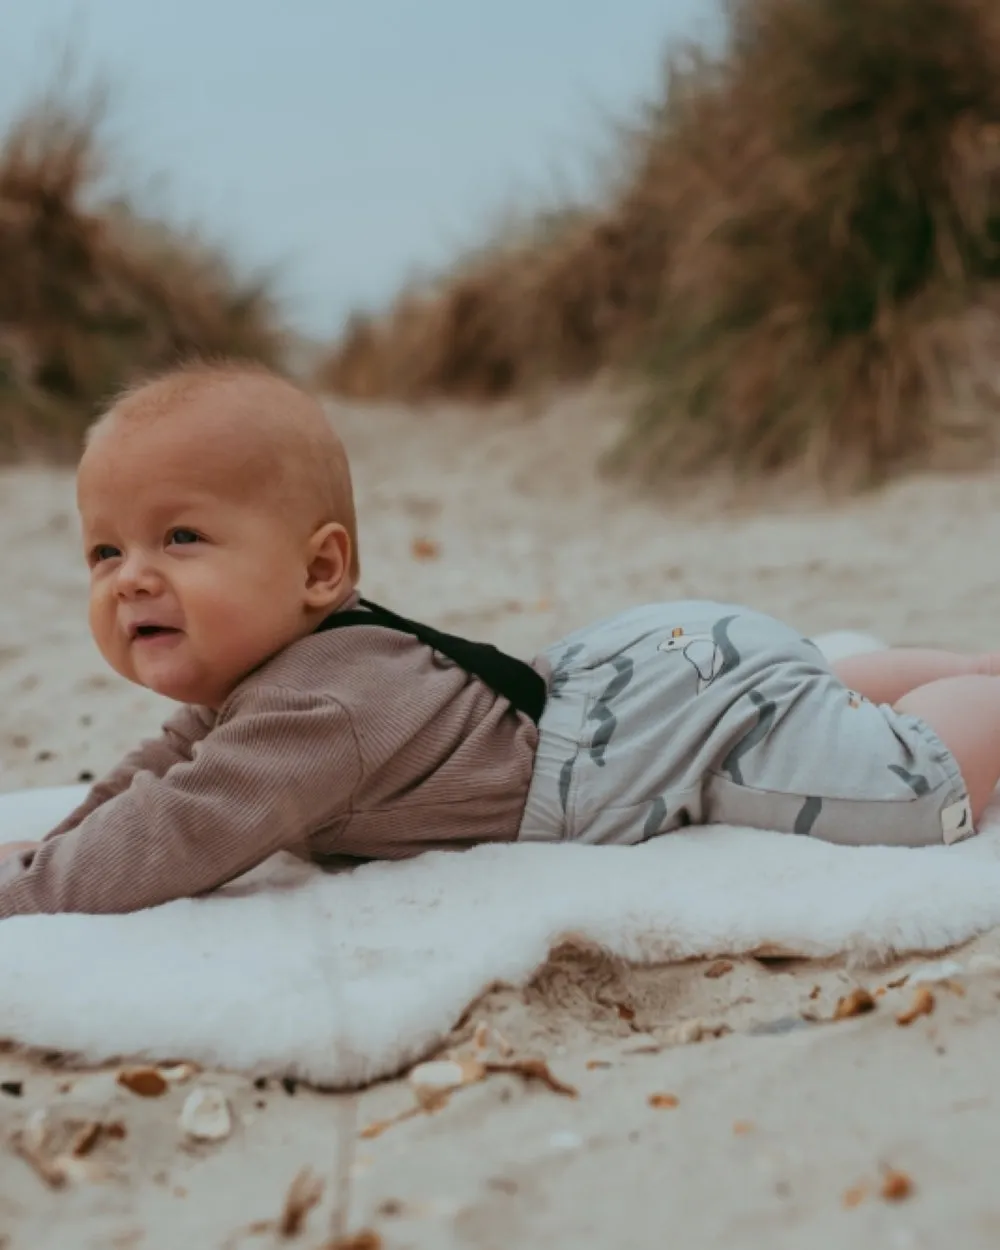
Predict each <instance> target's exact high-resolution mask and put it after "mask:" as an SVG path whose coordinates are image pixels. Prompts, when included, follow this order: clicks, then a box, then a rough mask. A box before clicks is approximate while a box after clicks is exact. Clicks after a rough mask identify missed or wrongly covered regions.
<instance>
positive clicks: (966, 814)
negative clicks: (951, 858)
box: [941, 797, 976, 846]
mask: <svg viewBox="0 0 1000 1250" xmlns="http://www.w3.org/2000/svg"><path fill="white" fill-rule="evenodd" d="M941 832H942V834H943V835H944V841H945V845H946V846H951V845H952V843H953V842H961V841H963V840H964V839H965V838H971V837H972V835H973V834H974V833H975V832H976V830H975V827H974V826H973V823H972V808H971V807H970V806H969V800H968V797H966V798H964V799H959V801H958V802H957V803H951V804H950V805H949V806H948V807H946V808H944V809H943V810H942V812H941Z"/></svg>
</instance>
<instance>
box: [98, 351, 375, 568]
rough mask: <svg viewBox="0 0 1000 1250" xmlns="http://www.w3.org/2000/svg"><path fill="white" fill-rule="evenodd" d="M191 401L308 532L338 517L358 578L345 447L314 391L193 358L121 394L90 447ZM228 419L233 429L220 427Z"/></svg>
mask: <svg viewBox="0 0 1000 1250" xmlns="http://www.w3.org/2000/svg"><path fill="white" fill-rule="evenodd" d="M195 405H197V406H198V407H199V408H202V407H204V408H205V410H206V411H205V420H206V422H208V423H211V422H212V420H213V417H214V418H215V420H216V421H217V423H218V428H219V432H220V433H221V434H223V435H224V436H226V435H229V436H231V437H233V438H234V440H235V439H238V440H239V442H238V446H235V447H234V455H236V454H238V455H239V460H240V463H241V465H242V467H243V468H244V470H247V469H249V470H250V471H251V472H252V473H253V475H254V478H255V480H256V482H257V483H259V485H260V486H261V488H263V489H265V490H267V491H268V493H273V494H275V495H277V496H278V497H279V498H280V502H281V504H282V506H283V507H287V508H289V509H291V510H292V511H293V513H294V514H296V515H301V516H302V518H303V520H304V521H305V522H306V523H307V524H308V525H310V526H311V527H312V528H313V529H317V528H319V527H320V526H321V525H325V524H327V523H328V522H331V521H335V522H337V523H338V524H340V525H342V526H343V527H344V529H345V530H346V531H347V535H348V538H349V539H350V544H351V564H350V574H351V579H352V580H353V581H354V582H355V583H357V581H358V578H359V576H360V571H361V568H360V559H359V555H358V524H357V513H356V509H355V505H354V486H353V483H352V481H351V469H350V463H349V461H348V458H347V452H346V450H345V448H344V444H343V443H342V442H341V439H340V437H339V435H338V434H337V432H336V430H335V429H334V427H333V424H332V422H331V421H330V419H329V417H328V416H327V414H326V412H325V411H324V409H323V406H322V404H321V403H320V402H319V400H318V399H316V397H315V396H314V395H311V394H310V393H309V392H308V391H306V390H304V389H303V388H302V387H301V386H299V385H297V384H296V383H294V382H292V381H290V380H289V379H288V378H285V377H282V376H281V375H280V374H277V373H275V372H273V371H272V370H270V369H267V368H265V367H264V366H262V365H256V364H244V363H242V362H239V361H226V360H223V361H215V362H205V361H191V362H188V363H186V364H183V365H180V366H178V367H177V368H174V369H170V370H168V371H166V372H164V373H161V374H159V375H156V376H154V377H151V378H147V379H145V380H143V381H141V382H140V383H138V384H137V385H135V386H131V387H129V388H128V389H126V390H124V391H122V392H120V393H119V394H118V396H116V398H115V399H114V400H113V402H112V403H111V405H110V406H109V407H108V409H107V411H106V412H105V413H104V414H103V415H102V416H101V417H99V418H98V420H97V421H95V422H94V424H93V425H92V426H91V427H90V429H89V430H88V432H87V440H86V441H87V446H88V447H89V446H90V444H91V443H92V442H93V441H94V439H95V438H98V437H99V436H100V434H101V433H102V432H103V431H106V430H108V429H110V428H122V427H123V426H124V427H125V428H129V427H134V426H139V425H141V424H143V423H145V422H149V421H158V420H169V419H170V417H171V416H175V415H177V414H178V413H179V412H180V411H184V410H187V411H190V410H191V409H192V408H193V407H194V406H195ZM224 424H228V425H229V426H230V427H231V429H228V430H227V429H224V428H223V427H224Z"/></svg>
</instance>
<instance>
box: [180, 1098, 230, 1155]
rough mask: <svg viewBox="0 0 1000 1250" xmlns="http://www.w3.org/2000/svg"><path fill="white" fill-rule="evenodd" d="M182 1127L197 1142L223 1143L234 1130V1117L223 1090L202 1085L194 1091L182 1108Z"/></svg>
mask: <svg viewBox="0 0 1000 1250" xmlns="http://www.w3.org/2000/svg"><path fill="white" fill-rule="evenodd" d="M180 1125H181V1128H182V1129H183V1130H184V1132H185V1133H186V1134H187V1135H188V1137H191V1138H193V1139H194V1140H195V1141H222V1139H223V1138H224V1137H228V1136H229V1134H230V1133H231V1132H232V1130H233V1117H232V1115H231V1114H230V1111H229V1103H228V1102H227V1101H226V1097H225V1095H224V1094H223V1092H222V1090H220V1089H216V1088H215V1087H214V1086H212V1085H202V1086H200V1087H199V1088H198V1089H195V1090H192V1091H191V1093H190V1094H188V1096H187V1098H186V1099H185V1101H184V1106H183V1107H182V1108H181V1115H180Z"/></svg>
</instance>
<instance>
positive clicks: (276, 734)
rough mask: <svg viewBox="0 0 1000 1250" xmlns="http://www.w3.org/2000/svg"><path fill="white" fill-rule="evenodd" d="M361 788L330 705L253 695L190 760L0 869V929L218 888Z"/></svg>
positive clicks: (337, 711)
mask: <svg viewBox="0 0 1000 1250" xmlns="http://www.w3.org/2000/svg"><path fill="white" fill-rule="evenodd" d="M360 777H361V763H360V756H359V753H358V749H357V744H356V741H355V736H354V728H353V726H352V724H351V721H350V718H349V716H348V715H347V713H346V712H345V711H344V710H343V709H342V707H341V705H340V704H339V703H338V702H337V701H336V700H334V699H332V698H329V697H325V696H322V695H314V694H311V693H303V692H297V691H289V690H286V689H283V688H273V687H254V688H253V689H251V690H247V691H246V692H245V693H244V694H242V695H239V696H237V697H236V699H235V701H234V703H233V705H232V706H231V707H229V708H227V709H225V715H224V716H222V715H220V718H219V722H218V724H217V725H216V727H215V728H214V729H213V730H212V731H211V732H210V733H208V734H207V735H206V736H205V737H204V738H203V739H202V740H201V741H200V742H196V743H195V744H194V746H193V748H192V751H191V757H190V758H189V759H183V758H182V759H180V760H179V761H177V762H175V763H173V764H172V765H170V766H169V767H168V768H167V769H166V770H165V772H164V773H163V775H162V776H158V775H156V772H155V771H153V770H149V769H143V768H141V769H139V770H138V771H135V772H134V773H133V774H132V776H131V781H130V783H129V784H128V785H127V787H126V788H125V789H123V790H121V791H120V792H119V793H118V794H116V795H114V797H111V798H108V799H107V800H106V801H104V802H102V803H101V804H100V805H99V806H98V807H96V808H95V809H94V810H92V811H91V812H90V813H89V814H88V815H86V816H85V817H83V819H82V820H80V822H79V823H78V824H77V825H76V826H75V827H74V828H71V829H68V830H66V831H65V832H63V833H61V834H60V835H59V836H58V837H50V838H49V839H47V840H46V841H44V842H42V843H41V844H40V845H39V847H38V848H37V849H36V850H35V851H32V852H26V853H25V854H24V855H23V856H14V857H12V858H11V859H9V860H6V861H3V862H2V863H0V917H8V916H15V915H24V914H30V913H35V912H89V913H99V912H130V911H138V910H140V909H142V908H145V907H152V906H155V905H156V904H158V903H165V902H168V901H169V900H171V899H175V898H181V897H188V896H192V895H196V894H201V893H204V892H206V891H209V890H212V889H215V888H217V887H218V886H220V885H223V884H225V882H227V881H231V880H232V879H233V878H234V877H238V876H239V875H240V874H241V873H243V872H246V871H248V870H249V869H250V868H252V867H254V866H255V865H256V864H259V863H261V862H262V861H263V860H265V859H266V858H267V857H268V856H269V855H272V854H273V853H274V852H276V851H279V850H282V849H285V848H289V847H293V846H300V845H301V844H302V843H303V841H304V840H305V839H306V838H307V837H308V835H309V833H310V831H312V830H314V829H316V828H318V827H319V826H320V825H322V824H323V823H324V822H326V821H329V820H330V819H331V818H332V817H333V816H335V815H336V814H337V813H338V812H339V811H347V810H348V809H349V807H350V804H351V800H352V797H353V794H354V791H355V789H356V788H357V785H358V782H359V780H360Z"/></svg>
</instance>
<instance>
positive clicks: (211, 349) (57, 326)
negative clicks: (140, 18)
mask: <svg viewBox="0 0 1000 1250" xmlns="http://www.w3.org/2000/svg"><path fill="white" fill-rule="evenodd" d="M102 120H103V106H102V103H101V101H100V99H99V97H98V96H97V94H96V93H95V94H92V95H91V96H89V97H88V98H87V99H85V100H84V99H65V100H60V99H59V98H58V97H57V96H54V95H52V94H47V95H46V96H45V97H44V98H40V99H37V100H33V101H31V102H30V103H29V105H28V106H27V107H26V108H25V109H24V111H23V112H22V114H21V115H20V116H19V117H18V118H17V119H15V121H14V122H13V124H12V125H11V126H10V127H9V129H8V130H7V132H6V134H4V135H3V136H2V137H0V456H3V457H4V458H7V459H9V458H13V457H20V456H23V455H25V454H30V455H45V456H49V457H72V456H74V455H75V454H76V452H77V450H78V448H79V445H80V440H81V437H82V434H83V431H84V430H85V428H86V426H87V425H88V424H89V422H90V420H91V419H92V417H93V415H94V414H95V412H96V411H97V410H98V408H99V407H100V405H101V403H102V402H103V401H105V400H106V399H107V398H108V397H109V396H110V395H112V394H113V393H114V392H115V391H117V390H119V389H120V388H121V387H123V386H124V385H127V384H128V383H129V382H131V381H133V380H134V379H136V378H137V377H139V376H141V375H143V374H145V373H148V372H152V371H155V370H158V369H162V368H166V367H169V366H170V365H172V364H175V363H177V362H179V361H181V360H183V359H186V358H190V357H192V356H202V357H208V358H213V357H217V356H227V357H233V358H238V359H247V360H257V361H262V362H264V363H267V364H270V365H274V366H280V364H281V362H282V360H283V356H284V351H285V343H284V336H283V333H282V329H281V323H280V317H279V313H278V309H277V306H276V302H275V300H274V299H273V297H272V294H271V292H270V290H269V289H268V287H267V285H266V283H255V282H254V281H252V280H247V279H244V278H243V277H242V276H240V275H239V274H238V273H237V272H236V269H235V267H234V265H233V264H232V262H231V261H230V260H229V258H228V257H227V256H226V255H225V254H224V253H222V252H221V251H219V250H216V249H212V248H209V247H206V246H205V245H203V244H202V243H200V242H199V241H198V240H197V239H196V238H193V237H188V236H187V235H184V234H183V233H181V232H178V231H174V230H172V229H171V228H170V227H168V226H166V225H165V224H163V223H161V222H157V221H154V220H149V219H146V218H144V217H142V216H141V215H139V214H138V213H137V212H135V211H134V210H133V209H132V208H131V207H130V205H129V204H128V203H127V202H126V201H124V200H123V199H121V198H120V197H118V198H115V199H109V198H102V195H101V189H102V186H103V185H104V177H105V174H106V173H107V170H106V152H105V150H104V147H103V143H102Z"/></svg>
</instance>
